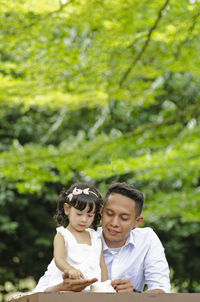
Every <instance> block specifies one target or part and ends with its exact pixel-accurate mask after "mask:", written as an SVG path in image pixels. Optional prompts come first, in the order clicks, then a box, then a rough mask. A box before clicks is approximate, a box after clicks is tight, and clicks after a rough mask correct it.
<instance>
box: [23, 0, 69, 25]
mask: <svg viewBox="0 0 200 302" xmlns="http://www.w3.org/2000/svg"><path fill="white" fill-rule="evenodd" d="M72 2H74V0H71V1H68V2H66V3H65V4H63V3H62V1H61V0H59V8H58V9H56V10H54V11H52V12H49V13H47V14H46V15H42V16H40V17H39V18H38V19H37V20H35V21H34V22H32V23H30V24H28V25H27V26H25V29H27V28H30V27H32V26H33V25H35V24H37V23H38V21H42V20H44V19H46V18H48V17H50V16H52V15H54V14H57V13H60V12H61V11H62V10H63V9H64V8H65V7H66V6H67V5H69V4H71V3H72Z"/></svg>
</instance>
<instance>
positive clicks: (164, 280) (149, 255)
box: [98, 228, 170, 293]
mask: <svg viewBox="0 0 200 302" xmlns="http://www.w3.org/2000/svg"><path fill="white" fill-rule="evenodd" d="M98 232H100V233H102V228H98ZM102 240H103V250H104V257H105V262H106V265H107V269H108V279H111V280H115V279H129V280H131V283H132V284H133V286H134V288H135V289H137V290H140V291H142V290H143V288H144V285H145V284H146V285H147V287H148V290H152V289H162V290H163V291H165V292H166V293H169V292H170V280H169V267H168V263H167V260H166V257H165V253H164V248H163V246H162V244H161V242H160V240H159V238H158V236H157V235H156V233H155V232H154V231H153V230H152V229H151V228H136V229H134V230H132V231H131V233H130V236H129V238H128V239H127V241H126V243H125V245H124V246H122V247H121V248H120V249H116V251H115V249H109V248H108V246H107V245H106V243H105V241H104V239H103V236H102Z"/></svg>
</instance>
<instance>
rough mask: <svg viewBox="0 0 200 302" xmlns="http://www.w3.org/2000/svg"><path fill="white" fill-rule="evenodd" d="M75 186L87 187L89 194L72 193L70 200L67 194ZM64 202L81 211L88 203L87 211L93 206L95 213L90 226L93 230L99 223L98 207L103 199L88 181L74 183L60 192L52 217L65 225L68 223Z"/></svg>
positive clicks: (82, 188)
mask: <svg viewBox="0 0 200 302" xmlns="http://www.w3.org/2000/svg"><path fill="white" fill-rule="evenodd" d="M75 188H77V189H81V190H84V189H87V188H89V195H87V194H84V193H82V194H79V195H73V197H72V199H71V201H70V200H69V198H68V195H69V194H70V193H72V192H73V190H74V189H75ZM92 192H94V193H92ZM65 203H67V204H68V205H70V206H72V207H74V208H76V209H77V210H80V211H83V210H84V209H85V208H86V206H87V205H88V206H89V210H88V213H90V212H91V211H92V210H93V209H94V207H95V215H94V220H93V223H92V227H93V228H94V230H96V229H97V226H98V225H99V222H100V219H101V214H100V208H101V205H102V203H103V200H102V197H101V194H100V193H99V192H98V191H97V189H96V188H95V187H94V186H93V185H90V184H88V183H75V184H73V185H72V186H71V187H70V188H69V189H68V190H67V191H66V190H63V191H62V192H61V193H60V195H59V197H58V200H57V210H56V214H55V216H54V219H55V220H56V222H57V223H58V224H59V225H62V226H65V227H66V226H67V225H68V223H69V219H68V216H67V215H65V212H64V204H65Z"/></svg>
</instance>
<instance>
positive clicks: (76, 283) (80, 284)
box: [62, 271, 97, 292]
mask: <svg viewBox="0 0 200 302" xmlns="http://www.w3.org/2000/svg"><path fill="white" fill-rule="evenodd" d="M96 281H97V278H93V279H75V280H72V279H69V273H68V271H66V272H64V273H63V289H62V291H74V292H80V291H82V290H83V289H85V288H86V287H87V286H89V285H91V284H92V283H94V282H96Z"/></svg>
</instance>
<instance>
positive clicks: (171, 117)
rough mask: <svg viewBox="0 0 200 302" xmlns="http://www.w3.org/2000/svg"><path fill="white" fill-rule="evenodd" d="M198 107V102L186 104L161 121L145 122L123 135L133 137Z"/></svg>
mask: <svg viewBox="0 0 200 302" xmlns="http://www.w3.org/2000/svg"><path fill="white" fill-rule="evenodd" d="M199 108H200V103H197V104H195V105H191V106H188V107H187V108H186V109H184V110H181V111H178V112H176V113H175V114H174V115H173V116H170V117H168V118H166V119H164V120H163V121H162V122H154V123H150V124H147V125H146V126H144V127H143V128H140V129H138V130H134V131H132V132H129V133H126V134H125V135H124V137H126V138H130V137H133V136H136V135H139V134H143V133H144V132H145V131H146V130H150V129H155V128H158V127H160V126H163V125H165V124H169V123H171V122H174V121H176V120H178V119H179V118H181V117H182V116H184V115H186V114H188V113H192V112H194V111H196V110H198V109H199Z"/></svg>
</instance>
